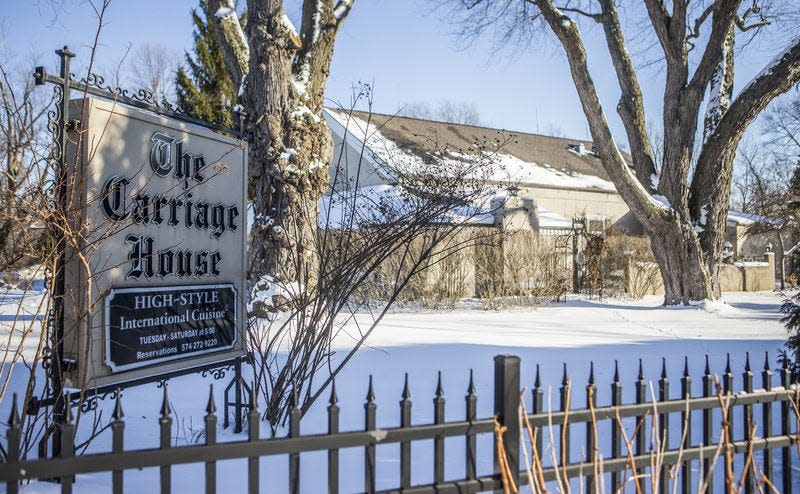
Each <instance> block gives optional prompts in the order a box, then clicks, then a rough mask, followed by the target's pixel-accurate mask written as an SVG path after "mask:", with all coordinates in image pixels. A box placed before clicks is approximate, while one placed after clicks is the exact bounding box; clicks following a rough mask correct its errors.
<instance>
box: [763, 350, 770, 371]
mask: <svg viewBox="0 0 800 494" xmlns="http://www.w3.org/2000/svg"><path fill="white" fill-rule="evenodd" d="M764 370H765V371H768V370H770V369H769V350H767V351H765V352H764Z"/></svg>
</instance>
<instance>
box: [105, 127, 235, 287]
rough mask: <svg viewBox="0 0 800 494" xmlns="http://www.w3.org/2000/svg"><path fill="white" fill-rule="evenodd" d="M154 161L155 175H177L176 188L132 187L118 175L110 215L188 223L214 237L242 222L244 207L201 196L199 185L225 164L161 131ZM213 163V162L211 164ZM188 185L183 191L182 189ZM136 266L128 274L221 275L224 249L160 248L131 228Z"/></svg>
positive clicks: (109, 195) (160, 223)
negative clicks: (209, 159)
mask: <svg viewBox="0 0 800 494" xmlns="http://www.w3.org/2000/svg"><path fill="white" fill-rule="evenodd" d="M150 140H151V141H152V143H153V144H152V148H151V150H150V166H151V167H152V169H153V171H154V172H155V176H154V177H153V179H154V180H155V179H156V177H160V178H168V177H170V175H171V176H172V178H174V179H176V180H177V183H176V187H175V188H176V189H177V190H176V193H174V194H170V193H163V194H153V195H150V194H148V193H147V191H146V190H144V189H142V190H138V191H129V190H128V189H129V185H130V183H131V180H130V179H129V178H127V177H125V176H119V175H112V176H111V177H109V178H108V180H106V182H105V184H104V185H103V190H102V210H103V213H104V215H105V216H106V217H107V218H108V219H110V220H112V221H115V222H122V221H126V220H127V219H128V218H130V220H131V221H132V222H133V223H134V224H136V225H147V226H151V227H156V228H158V227H170V228H187V229H197V230H202V231H206V232H208V234H209V237H211V238H212V239H215V240H216V239H219V238H221V237H222V236H223V235H224V234H225V232H226V231H228V230H237V229H238V228H239V223H238V222H239V218H240V212H239V208H238V207H237V206H236V205H235V204H232V205H230V204H227V205H226V204H220V203H210V202H208V201H205V200H203V199H202V198H198V197H195V194H194V193H195V192H197V190H198V188H197V186H198V185H200V184H202V183H203V182H205V181H207V179H208V178H209V177H208V175H209V173H215V174H216V173H224V172H225V169H224V166H223V165H216V166H212V167H207V166H206V161H205V157H204V156H203V155H202V154H191V153H189V152H185V151H184V150H183V140H180V139H176V138H174V137H170V136H168V135H166V134H163V133H161V132H156V133H154V134H153V135H152V137H151V138H150ZM208 168H211V170H209V169H208ZM181 186H182V189H183V190H182V191H181V190H180V188H181ZM125 242H126V243H128V244H130V245H131V249H130V252H129V254H128V260H130V268H129V270H128V272H127V274H126V275H125V278H126V279H140V278H145V279H149V278H154V277H156V276H157V277H159V278H166V277H169V276H175V277H178V278H188V277H208V276H212V277H213V276H219V274H220V269H219V266H220V263H221V261H222V255H223V253H222V252H220V251H219V250H215V251H209V250H207V249H206V250H192V249H183V248H179V247H176V246H170V247H168V248H164V249H161V250H156V248H157V246H156V240H155V239H154V238H153V237H152V236H150V235H137V234H129V235H126V236H125Z"/></svg>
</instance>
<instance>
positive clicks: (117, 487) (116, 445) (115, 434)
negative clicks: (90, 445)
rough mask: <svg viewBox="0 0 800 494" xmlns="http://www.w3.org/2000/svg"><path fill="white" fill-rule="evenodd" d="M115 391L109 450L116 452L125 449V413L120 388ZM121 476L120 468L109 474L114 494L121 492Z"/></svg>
mask: <svg viewBox="0 0 800 494" xmlns="http://www.w3.org/2000/svg"><path fill="white" fill-rule="evenodd" d="M116 393H117V396H116V402H115V403H114V419H113V420H112V421H111V434H112V438H111V451H112V452H113V453H115V454H118V453H122V452H123V451H124V450H125V421H124V420H123V417H124V416H125V414H124V413H123V412H122V389H120V388H117V392H116ZM122 476H123V471H122V470H114V471H113V472H112V474H111V490H112V492H113V493H114V494H122V489H123V487H122V478H123V477H122Z"/></svg>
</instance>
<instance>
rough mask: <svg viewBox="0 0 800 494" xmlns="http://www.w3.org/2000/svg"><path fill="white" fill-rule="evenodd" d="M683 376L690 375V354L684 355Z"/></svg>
mask: <svg viewBox="0 0 800 494" xmlns="http://www.w3.org/2000/svg"><path fill="white" fill-rule="evenodd" d="M683 377H689V356H688V355H684V356H683Z"/></svg>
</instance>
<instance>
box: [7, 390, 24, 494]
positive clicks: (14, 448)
mask: <svg viewBox="0 0 800 494" xmlns="http://www.w3.org/2000/svg"><path fill="white" fill-rule="evenodd" d="M21 425H22V421H21V419H20V416H19V412H17V393H14V395H13V398H12V399H11V416H10V417H9V418H8V429H7V432H6V440H7V443H6V444H7V446H8V451H7V455H8V456H7V457H6V461H7V462H8V463H12V464H13V463H19V437H20V427H21ZM6 492H7V493H8V494H17V493H18V492H19V480H13V481H8V482H6Z"/></svg>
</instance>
